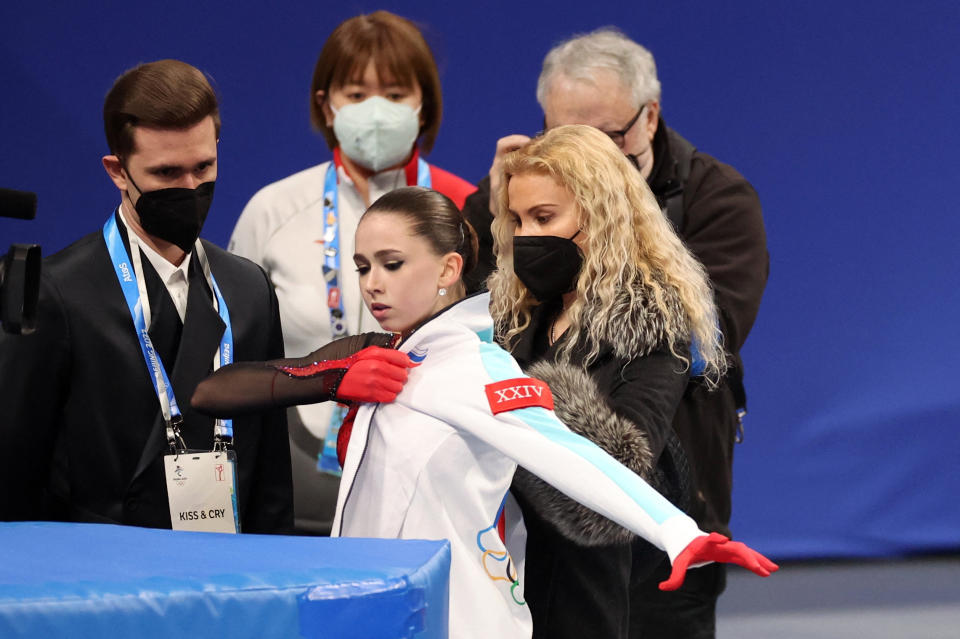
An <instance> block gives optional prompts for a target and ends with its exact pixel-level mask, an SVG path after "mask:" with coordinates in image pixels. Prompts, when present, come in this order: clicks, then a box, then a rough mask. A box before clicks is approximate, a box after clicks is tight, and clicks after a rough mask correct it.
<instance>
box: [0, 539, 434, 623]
mask: <svg viewBox="0 0 960 639" xmlns="http://www.w3.org/2000/svg"><path fill="white" fill-rule="evenodd" d="M449 571H450V547H449V544H448V543H447V542H446V541H401V540H384V539H327V538H315V537H284V536H271V535H223V534H216V533H191V532H177V531H170V530H155V529H145V528H130V527H123V526H106V525H99V524H63V523H48V522H42V523H41V522H23V523H0V637H4V638H7V637H67V636H69V637H121V636H123V637H128V636H136V637H143V638H153V637H156V638H160V637H163V638H167V637H191V638H192V637H231V639H234V638H242V637H251V638H253V637H257V638H261V637H294V638H295V637H304V638H306V639H312V638H319V637H330V638H335V637H351V638H357V639H364V638H373V637H376V638H378V639H380V638H384V639H386V638H397V639H407V638H410V639H413V638H416V639H441V638H443V637H446V636H447V618H448V580H449Z"/></svg>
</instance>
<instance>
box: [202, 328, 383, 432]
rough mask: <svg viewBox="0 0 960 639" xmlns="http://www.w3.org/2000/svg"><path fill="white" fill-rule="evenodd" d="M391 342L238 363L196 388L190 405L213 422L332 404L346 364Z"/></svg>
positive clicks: (337, 344)
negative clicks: (301, 405) (279, 409)
mask: <svg viewBox="0 0 960 639" xmlns="http://www.w3.org/2000/svg"><path fill="white" fill-rule="evenodd" d="M392 339H393V336H392V335H390V334H386V333H363V334H362V335H351V336H348V337H344V338H341V339H338V340H335V341H333V342H330V343H329V344H327V345H326V346H323V347H321V348H319V349H317V350H315V351H314V352H312V353H310V354H309V355H307V356H305V357H296V358H286V359H274V360H270V361H268V362H237V363H235V364H230V365H229V366H224V367H223V368H221V369H219V370H217V371H215V372H214V373H213V374H212V375H210V376H209V377H207V378H206V379H205V380H203V381H202V382H200V384H199V385H198V386H197V389H196V391H194V393H193V398H192V399H191V400H190V404H191V405H192V406H193V407H194V408H195V409H197V410H198V411H200V412H202V413H204V414H207V415H210V416H212V417H221V418H226V417H237V416H240V415H247V414H250V413H258V412H262V411H264V410H268V409H271V408H277V407H286V406H295V405H297V404H315V403H317V402H325V401H329V400H332V399H334V397H335V396H336V394H337V388H338V387H339V386H340V381H341V380H342V379H343V376H344V375H345V374H346V372H347V367H348V363H347V362H346V361H345V360H346V358H348V357H350V356H351V355H353V354H354V353H356V352H358V351H360V350H362V349H364V348H366V347H368V346H382V347H388V346H390V344H391V341H392Z"/></svg>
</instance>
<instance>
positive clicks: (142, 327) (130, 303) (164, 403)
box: [103, 215, 233, 448]
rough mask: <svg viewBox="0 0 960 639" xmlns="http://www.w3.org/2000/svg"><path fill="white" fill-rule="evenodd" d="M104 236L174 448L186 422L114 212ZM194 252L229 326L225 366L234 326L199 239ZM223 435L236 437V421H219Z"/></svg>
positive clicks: (221, 355) (217, 432) (217, 433)
mask: <svg viewBox="0 0 960 639" xmlns="http://www.w3.org/2000/svg"><path fill="white" fill-rule="evenodd" d="M103 238H104V240H105V241H106V244H107V251H108V252H109V253H110V261H111V262H113V268H114V271H115V272H116V274H117V280H118V281H119V282H120V288H122V289H123V297H124V299H125V300H126V302H127V308H129V309H130V317H131V318H132V319H133V327H134V329H135V330H136V332H137V339H139V340H140V350H141V351H142V352H143V360H144V362H145V363H146V365H147V370H148V371H150V373H151V375H150V378H151V381H152V382H153V387H154V390H155V391H156V393H157V399H158V400H159V401H160V409H161V412H162V413H163V419H164V422H165V423H166V427H167V440H168V441H169V443H170V445H171V447H174V448H175V447H176V440H178V439H180V433H179V425H180V424H181V423H182V422H183V417H182V416H181V414H180V407H179V406H178V405H177V399H176V397H174V394H173V386H172V385H171V384H170V378H169V377H168V376H167V371H166V369H165V368H164V366H163V362H162V361H161V360H160V354H159V353H157V351H156V349H155V348H154V346H153V341H152V340H151V339H150V333H149V327H148V326H147V325H146V322H145V321H144V313H143V303H144V300H142V299H141V295H140V287H139V285H138V282H137V273H136V269H135V268H134V266H133V261H132V260H131V259H130V255H129V253H128V252H127V249H126V247H125V246H124V245H123V240H122V239H121V238H120V231H119V229H118V227H117V220H116V218H115V216H114V215H111V216H110V217H109V218H108V219H107V221H106V223H105V224H104V225H103ZM131 248H133V247H131ZM138 250H139V249H138ZM195 254H196V257H197V259H198V260H199V261H200V264H199V265H200V268H201V269H203V274H204V276H205V277H206V278H207V282H208V283H209V284H210V288H211V290H212V291H213V293H214V296H215V297H216V301H217V312H218V313H219V315H220V319H222V320H223V323H224V325H225V326H226V329H225V330H224V332H223V337H222V338H221V339H220V348H219V350H218V357H217V360H216V362H215V363H216V364H219V366H226V365H227V364H230V363H231V362H232V361H233V326H232V324H231V323H230V311H229V310H228V309H227V303H226V301H225V300H224V299H223V295H222V294H221V293H220V287H219V286H217V282H216V280H215V279H214V278H213V273H211V272H210V263H209V261H208V260H207V255H206V252H205V251H204V250H203V247H202V246H201V244H200V241H199V240H197V243H196V250H195ZM146 303H147V304H149V301H146ZM221 437H222V438H223V439H224V440H225V441H227V442H229V441H230V440H232V439H233V420H229V419H226V420H217V421H216V423H215V426H214V438H215V439H218V440H219V439H220V438H221ZM180 443H181V446H182V444H183V441H182V439H180Z"/></svg>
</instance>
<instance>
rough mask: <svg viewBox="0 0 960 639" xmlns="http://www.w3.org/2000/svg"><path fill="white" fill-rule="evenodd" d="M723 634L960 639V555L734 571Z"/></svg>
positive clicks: (720, 619) (729, 638)
mask: <svg viewBox="0 0 960 639" xmlns="http://www.w3.org/2000/svg"><path fill="white" fill-rule="evenodd" d="M728 574H729V578H728V583H727V591H726V592H725V593H724V595H723V596H722V597H721V598H720V603H719V606H718V611H717V637H718V639H759V638H760V637H763V638H776V639H795V638H796V639H799V638H801V637H802V638H804V639H807V638H816V639H826V638H831V639H832V638H841V637H842V638H844V639H846V638H849V637H871V638H872V639H878V638H879V639H886V638H890V639H893V638H894V637H895V638H897V639H901V638H905V637H917V638H922V639H958V638H960V555H951V556H943V557H925V558H920V559H904V560H891V561H862V562H790V563H784V564H782V565H781V568H780V571H779V572H777V573H776V574H774V575H773V576H772V577H770V578H769V579H760V578H757V577H754V576H753V575H751V574H749V573H747V572H746V571H744V570H742V569H739V568H732V569H731V570H730V571H729V573H728Z"/></svg>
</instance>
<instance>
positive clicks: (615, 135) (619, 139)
mask: <svg viewBox="0 0 960 639" xmlns="http://www.w3.org/2000/svg"><path fill="white" fill-rule="evenodd" d="M647 104H648V103H644V104H643V105H642V106H641V107H640V110H639V111H637V114H636V115H635V116H633V118H632V119H631V120H630V121H629V122H627V126H625V127H623V128H622V129H621V130H619V131H603V130H602V129H601V131H602V132H603V133H605V134H606V135H607V137H609V138H610V139H611V140H613V143H614V144H616V145H617V146H618V147H620V148H621V149H622V148H623V143H624V138H625V137H626V135H627V133H628V132H629V131H630V129H632V128H633V125H634V124H636V123H637V120H639V119H640V114H641V113H643V110H644V109H646V108H647Z"/></svg>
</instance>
